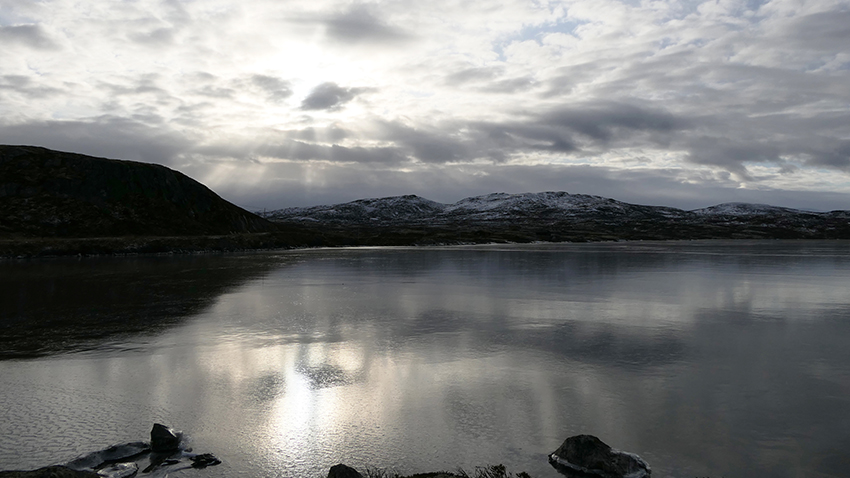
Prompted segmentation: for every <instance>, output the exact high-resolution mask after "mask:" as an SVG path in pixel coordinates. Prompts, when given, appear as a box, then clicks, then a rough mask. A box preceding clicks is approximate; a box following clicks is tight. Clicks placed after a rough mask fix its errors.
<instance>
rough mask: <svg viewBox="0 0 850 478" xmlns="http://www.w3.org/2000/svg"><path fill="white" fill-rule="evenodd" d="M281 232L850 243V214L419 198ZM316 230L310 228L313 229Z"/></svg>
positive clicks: (550, 195)
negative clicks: (301, 229)
mask: <svg viewBox="0 0 850 478" xmlns="http://www.w3.org/2000/svg"><path fill="white" fill-rule="evenodd" d="M265 217H266V218H268V219H269V220H271V221H273V222H276V223H278V224H282V225H284V224H285V225H294V224H301V225H303V226H305V227H312V228H321V229H323V230H327V231H337V232H340V233H342V232H343V231H344V233H345V234H347V235H348V236H349V237H350V238H351V240H352V241H353V242H355V243H362V244H380V243H381V241H383V242H384V243H390V244H391V243H397V244H405V243H417V244H428V243H455V242H490V241H495V242H499V241H513V242H530V241H552V242H558V241H592V240H649V239H657V240H666V239H736V238H741V239H744V238H747V239H768V238H773V239H778V238H785V239H804V238H820V239H837V238H842V239H850V211H832V212H828V213H820V212H808V211H800V210H796V209H790V208H782V207H775V206H768V205H760V204H744V203H728V204H719V205H717V206H712V207H708V208H703V209H696V210H693V211H685V210H682V209H676V208H671V207H660V206H643V205H636V204H629V203H625V202H621V201H617V200H614V199H610V198H604V197H600V196H590V195H584V194H568V193H566V192H542V193H524V194H505V193H494V194H488V195H484V196H475V197H470V198H466V199H463V200H461V201H458V202H456V203H454V204H441V203H437V202H434V201H430V200H428V199H424V198H421V197H418V196H412V195H410V196H398V197H388V198H380V199H361V200H358V201H354V202H350V203H345V204H337V205H332V206H315V207H306V208H288V209H280V210H276V211H270V212H267V213H266V214H265ZM308 225H309V226H308Z"/></svg>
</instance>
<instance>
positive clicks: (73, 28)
mask: <svg viewBox="0 0 850 478" xmlns="http://www.w3.org/2000/svg"><path fill="white" fill-rule="evenodd" d="M0 4H2V8H0V10H2V11H3V14H2V18H0V50H2V51H3V61H2V62H0V111H3V112H4V114H3V117H2V118H0V141H4V142H14V143H19V142H22V141H25V142H28V143H32V144H40V145H43V146H47V147H55V148H57V149H63V150H70V151H79V152H83V153H88V154H97V155H101V156H106V157H114V158H127V159H139V160H146V158H147V159H149V160H151V161H155V162H163V163H166V164H169V165H180V167H184V168H192V170H193V171H197V172H199V173H203V170H204V168H208V169H209V171H215V172H217V174H212V173H211V174H210V175H206V174H201V175H200V176H199V177H215V178H221V180H222V181H226V180H227V179H228V178H235V177H237V176H239V175H237V174H235V173H234V174H224V173H223V171H225V170H224V169H222V168H220V167H219V166H218V165H220V164H228V165H230V167H231V168H232V170H231V171H238V170H239V168H244V169H245V171H246V172H245V173H244V175H245V177H248V176H251V178H252V179H251V181H252V182H251V183H250V184H251V185H250V186H247V184H249V183H247V182H240V183H239V184H241V185H242V186H241V187H245V188H250V191H245V192H244V194H254V192H255V191H259V190H267V189H266V188H272V184H274V180H273V179H272V178H271V177H270V176H269V177H266V176H264V175H262V174H257V175H254V174H253V173H250V174H249V173H248V172H247V171H258V170H260V169H262V168H267V169H268V170H269V171H271V170H281V171H282V170H283V169H280V168H284V169H287V168H288V169H287V171H309V174H307V173H305V175H304V176H297V175H296V176H293V177H297V178H300V179H299V180H303V181H308V182H309V183H310V184H311V185H312V186H306V185H305V186H304V187H301V186H298V185H293V184H291V183H289V182H286V184H287V187H292V188H293V190H301V191H305V193H304V194H307V193H308V192H309V191H313V192H316V191H319V190H321V191H323V193H322V194H325V195H327V196H325V197H327V198H330V197H341V196H344V195H349V196H351V197H350V198H356V197H362V196H364V195H374V194H375V193H373V189H371V188H373V187H374V186H375V184H379V185H380V184H383V182H384V181H397V182H396V183H394V184H392V187H390V186H386V187H385V186H381V187H382V188H383V187H385V189H381V190H386V191H390V190H392V191H396V192H398V193H405V192H408V191H403V189H404V188H409V189H411V191H410V192H416V193H422V194H421V195H423V196H426V197H431V196H433V195H430V194H428V193H427V192H428V191H427V190H426V189H425V188H426V187H429V188H433V190H434V191H441V193H440V194H444V195H446V196H452V197H453V198H454V200H457V199H459V198H461V197H463V196H468V195H471V194H472V193H473V192H475V193H485V192H493V191H495V190H509V191H514V192H521V191H535V190H538V191H539V190H544V189H564V188H566V189H568V190H571V192H572V190H574V189H575V188H573V187H572V186H570V185H572V184H575V185H577V186H582V185H583V184H584V185H587V187H588V188H590V187H591V186H593V187H597V188H599V189H600V190H599V191H598V192H594V191H592V190H589V189H585V190H582V191H581V192H587V193H598V194H603V195H611V196H613V197H618V198H621V197H622V196H623V195H628V194H631V195H632V196H630V197H633V198H640V197H644V198H649V196H648V195H647V196H640V195H639V194H638V192H646V194H657V195H658V197H660V198H662V199H663V200H664V201H661V203H662V204H669V205H677V202H680V203H688V202H693V201H695V200H694V198H702V199H705V201H704V203H703V204H701V205H708V204H712V203H717V202H722V200H723V199H725V198H726V197H731V196H732V193H730V191H737V189H741V190H742V191H750V192H748V193H747V194H752V196H751V197H752V198H757V197H758V196H759V195H762V196H763V197H765V198H767V199H763V200H756V201H755V202H771V201H770V200H769V199H770V198H780V197H784V198H795V200H798V201H801V204H802V203H804V202H805V203H807V204H812V203H813V202H818V201H820V202H822V203H823V201H826V199H824V198H826V196H824V194H826V193H831V194H836V195H841V194H844V193H846V192H850V186H848V184H850V182H848V177H850V156H849V155H850V146H848V140H850V138H848V135H847V126H846V125H847V124H850V106H848V104H850V91H848V89H847V85H848V84H850V52H848V51H847V48H846V44H847V42H848V38H849V37H848V35H850V30H848V28H850V27H848V25H850V3H848V1H847V0H825V1H820V2H787V1H777V0H774V1H761V0H758V1H744V0H721V1H719V2H691V1H670V2H623V1H620V0H571V1H570V2H569V3H567V4H565V3H562V2H527V1H523V0H505V1H501V2H498V3H495V4H494V3H492V2H484V1H477V0H476V1H469V2H460V3H458V2H454V1H450V0H435V1H434V2H430V3H411V2H343V3H340V2H337V1H333V0H291V1H288V2H287V3H286V8H282V7H281V6H280V2H275V1H272V0H257V1H255V2H251V4H250V5H247V4H245V3H244V2H243V3H239V2H235V1H233V0H216V1H214V2H180V1H178V0H154V1H151V2H146V1H145V2H118V3H114V2H113V3H108V2H103V1H102V0H93V1H92V2H89V3H87V4H86V5H87V8H75V7H74V6H73V4H72V3H68V2H63V1H59V0H45V1H44V2H17V1H4V0H0ZM329 80H331V81H329ZM364 85H365V86H368V88H367V87H365V86H364ZM367 93H368V97H367V96H366V95H367ZM366 99H368V101H365V100H366ZM267 163H268V164H267ZM284 165H285V166H284ZM586 165H592V166H593V167H594V168H597V169H593V171H595V173H594V174H590V173H587V171H586V170H584V169H581V168H580V167H579V166H586ZM573 166H574V167H573ZM276 168H277V169H276ZM564 168H565V169H564ZM568 172H569V173H568ZM602 172H604V174H603V173H602ZM596 173H598V174H596ZM293 174H294V173H293ZM299 174H300V173H299ZM346 175H350V176H351V177H347V176H346ZM569 175H573V176H572V177H575V178H581V180H578V182H576V183H573V182H571V181H572V180H571V179H569V178H568V176H569ZM653 175H656V176H653ZM550 176H551V177H552V178H560V180H559V181H560V182H558V181H554V180H553V179H551V178H550ZM346 178H347V179H346ZM417 178H421V181H417ZM594 178H595V179H594ZM279 181H288V180H286V178H279ZM677 181H681V183H677ZM325 183H327V184H335V186H334V187H335V188H336V189H334V188H331V187H328V188H324V187H321V188H320V187H319V186H318V185H319V184H325ZM558 184H565V185H566V186H565V187H558ZM615 184H619V187H620V189H619V194H609V192H614V193H616V192H617V191H618V190H617V189H616V188H614V186H613V185H615ZM648 185H652V187H649V186H648ZM219 186H220V187H227V185H226V183H217V186H216V187H219ZM567 186H569V187H567ZM664 188H669V190H670V191H676V195H669V196H666V195H665V194H666V192H665V190H664ZM487 189H489V190H487ZM268 190H273V188H272V189H268ZM233 191H234V194H236V190H235V189H234V190H233ZM781 191H784V192H785V193H788V194H789V195H787V196H782V195H781V194H780V192H781ZM791 192H793V193H794V194H793V195H791ZM804 193H808V194H809V196H808V197H810V198H817V199H812V200H811V201H809V200H804V197H805V194H804ZM310 194H313V193H312V192H311V193H310ZM317 194H318V193H317ZM735 194H738V195H739V196H736V197H741V198H743V197H745V195H744V193H743V192H740V193H735ZM782 194H784V193H782ZM275 197H278V196H275ZM304 197H306V196H304ZM310 197H312V198H314V199H315V200H316V202H321V203H327V202H330V200H329V199H320V197H319V196H316V195H312V196H310ZM709 197H715V198H717V200H715V201H711V200H708V198H709ZM746 197H750V196H746ZM836 197H838V196H836ZM842 197H843V196H842ZM626 199H628V198H626ZM830 200H831V199H830ZM665 201H674V202H672V203H671V202H665ZM647 202H649V203H658V202H659V201H649V200H647ZM784 205H789V206H795V205H794V204H788V203H786V204H784Z"/></svg>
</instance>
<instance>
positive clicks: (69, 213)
mask: <svg viewBox="0 0 850 478" xmlns="http://www.w3.org/2000/svg"><path fill="white" fill-rule="evenodd" d="M274 229H275V226H274V225H273V224H271V223H270V222H268V221H267V220H265V219H263V218H261V217H259V216H256V215H255V214H252V213H250V212H248V211H245V210H243V209H241V208H239V207H237V206H235V205H233V204H231V203H229V202H227V201H225V200H224V199H222V198H221V197H219V196H218V195H217V194H215V193H214V192H212V191H211V190H209V189H208V188H207V187H206V186H204V185H203V184H201V183H199V182H197V181H195V180H193V179H191V178H189V177H188V176H186V175H184V174H182V173H179V172H177V171H174V170H172V169H169V168H166V167H165V166H160V165H157V164H146V163H138V162H134V161H119V160H114V159H104V158H94V157H91V156H84V155H81V154H73V153H63V152H58V151H51V150H49V149H45V148H39V147H34V146H2V145H0V237H105V236H128V235H134V236H187V235H189V236H191V235H195V236H197V235H222V234H231V233H246V232H264V231H271V230H274Z"/></svg>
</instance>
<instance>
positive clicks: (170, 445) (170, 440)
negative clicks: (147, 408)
mask: <svg viewBox="0 0 850 478" xmlns="http://www.w3.org/2000/svg"><path fill="white" fill-rule="evenodd" d="M182 436H183V433H182V432H178V431H175V430H174V429H173V428H170V427H167V426H165V425H162V424H159V423H154V424H153V428H151V451H154V452H159V453H162V452H167V451H177V449H178V448H179V446H180V438H181V437H182Z"/></svg>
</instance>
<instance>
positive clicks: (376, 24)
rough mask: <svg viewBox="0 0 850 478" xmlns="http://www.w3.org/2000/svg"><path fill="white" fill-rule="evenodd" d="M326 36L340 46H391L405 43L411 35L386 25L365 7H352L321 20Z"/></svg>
mask: <svg viewBox="0 0 850 478" xmlns="http://www.w3.org/2000/svg"><path fill="white" fill-rule="evenodd" d="M321 23H323V24H324V26H325V30H326V33H327V36H328V37H329V38H330V39H332V40H334V41H336V42H339V43H342V44H351V43H354V44H357V43H380V44H382V45H385V46H386V45H388V44H390V45H392V44H398V43H405V42H407V41H408V40H410V39H411V37H412V36H411V35H410V34H408V33H406V32H404V31H403V30H401V29H399V28H396V27H393V26H390V25H387V24H386V23H385V22H384V21H383V20H381V19H380V18H379V17H378V16H377V15H375V14H374V13H372V12H371V11H370V9H369V8H368V7H367V6H365V5H353V6H352V7H351V8H350V9H348V10H346V11H344V12H340V13H335V14H332V15H328V16H326V17H324V18H323V19H321Z"/></svg>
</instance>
